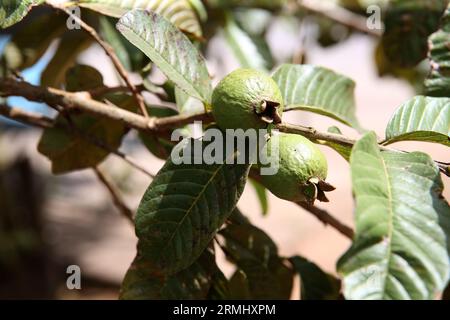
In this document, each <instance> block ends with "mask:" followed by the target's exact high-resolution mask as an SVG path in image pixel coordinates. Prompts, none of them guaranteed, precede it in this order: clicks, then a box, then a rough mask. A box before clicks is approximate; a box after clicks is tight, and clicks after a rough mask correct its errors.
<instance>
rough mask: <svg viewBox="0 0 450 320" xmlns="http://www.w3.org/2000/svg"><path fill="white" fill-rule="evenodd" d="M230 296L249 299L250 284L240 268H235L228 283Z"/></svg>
mask: <svg viewBox="0 0 450 320" xmlns="http://www.w3.org/2000/svg"><path fill="white" fill-rule="evenodd" d="M228 287H229V289H230V298H231V299H234V300H251V299H252V294H251V293H250V285H249V283H248V278H247V275H246V274H245V272H244V271H242V270H241V269H237V270H236V271H235V272H234V273H233V275H232V276H231V278H230V281H229V283H228Z"/></svg>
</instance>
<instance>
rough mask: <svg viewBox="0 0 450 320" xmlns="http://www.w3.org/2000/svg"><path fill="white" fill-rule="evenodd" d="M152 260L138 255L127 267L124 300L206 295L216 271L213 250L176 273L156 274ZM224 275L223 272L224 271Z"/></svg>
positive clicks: (204, 296) (189, 297)
mask: <svg viewBox="0 0 450 320" xmlns="http://www.w3.org/2000/svg"><path fill="white" fill-rule="evenodd" d="M149 264H150V265H151V262H148V261H146V260H145V259H141V258H139V257H137V258H136V259H135V261H133V264H132V265H131V267H130V268H129V269H128V271H127V274H126V275H125V278H124V280H123V283H122V288H121V290H120V299H123V300H135V299H139V300H155V299H191V300H193V299H195V300H198V299H206V298H207V296H208V294H209V293H210V291H211V290H215V288H214V280H215V278H216V277H217V274H222V272H221V271H220V270H219V268H218V267H217V265H216V261H215V256H214V252H213V251H211V250H209V249H208V250H205V251H204V252H203V254H202V255H201V256H200V258H199V259H198V260H197V261H195V262H194V263H193V264H192V265H191V266H190V267H188V268H187V269H185V270H182V271H180V272H178V273H176V274H174V275H155V274H153V273H152V272H151V271H150V270H151V268H148V265H149ZM222 275H223V274H222Z"/></svg>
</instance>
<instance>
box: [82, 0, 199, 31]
mask: <svg viewBox="0 0 450 320" xmlns="http://www.w3.org/2000/svg"><path fill="white" fill-rule="evenodd" d="M76 3H77V5H79V6H80V7H84V8H88V9H91V10H95V11H98V12H100V13H102V14H105V15H108V16H112V17H116V18H120V17H121V16H123V15H124V14H125V13H127V12H128V11H130V10H133V9H143V10H144V9H145V10H150V11H154V12H156V13H157V14H160V15H162V16H164V17H165V18H166V19H167V20H169V21H170V22H171V23H173V24H174V25H175V26H177V27H178V28H180V29H181V30H183V31H185V32H188V33H191V34H193V35H195V36H196V37H201V36H202V29H201V26H200V23H199V21H198V18H197V15H196V8H195V7H193V6H192V4H191V2H190V1H189V0H156V1H155V0H145V1H138V0H79V1H76Z"/></svg>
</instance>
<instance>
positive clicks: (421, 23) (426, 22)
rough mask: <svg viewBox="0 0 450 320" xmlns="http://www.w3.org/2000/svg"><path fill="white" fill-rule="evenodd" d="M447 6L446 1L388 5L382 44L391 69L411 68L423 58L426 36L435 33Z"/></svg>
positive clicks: (399, 1)
mask: <svg viewBox="0 0 450 320" xmlns="http://www.w3.org/2000/svg"><path fill="white" fill-rule="evenodd" d="M446 6H447V1H446V0H393V1H390V3H389V6H388V9H387V11H386V13H385V17H384V24H385V32H384V34H383V38H382V41H381V43H382V47H383V49H384V52H385V54H386V56H387V58H388V60H389V61H390V62H391V63H392V64H393V65H396V66H399V67H413V66H415V65H416V64H417V63H419V62H420V61H422V60H423V59H424V58H425V57H426V54H427V51H428V46H427V39H428V36H429V35H430V34H431V33H432V32H434V31H436V30H437V28H438V26H439V20H440V18H441V16H442V13H443V11H444V10H445V7H446Z"/></svg>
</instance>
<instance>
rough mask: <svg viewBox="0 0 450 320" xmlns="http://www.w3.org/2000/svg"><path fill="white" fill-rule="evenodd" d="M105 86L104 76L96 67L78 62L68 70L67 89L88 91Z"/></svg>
mask: <svg viewBox="0 0 450 320" xmlns="http://www.w3.org/2000/svg"><path fill="white" fill-rule="evenodd" d="M102 86H103V76H102V74H101V73H100V72H99V71H98V70H97V69H95V68H94V67H91V66H88V65H84V64H77V65H76V66H74V67H72V68H70V69H69V70H67V72H66V90H67V91H72V92H76V91H87V90H90V89H96V88H99V87H102Z"/></svg>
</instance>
